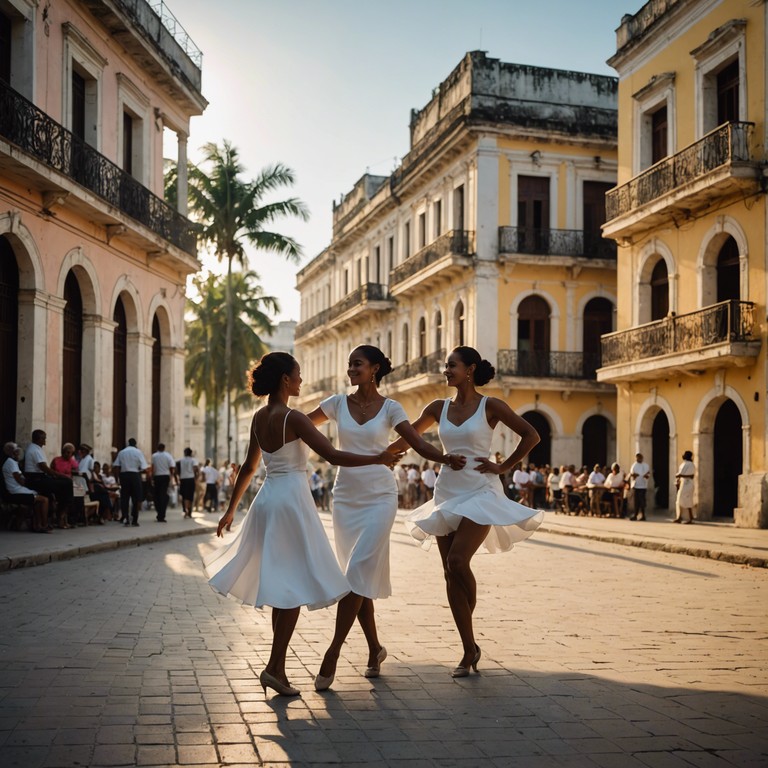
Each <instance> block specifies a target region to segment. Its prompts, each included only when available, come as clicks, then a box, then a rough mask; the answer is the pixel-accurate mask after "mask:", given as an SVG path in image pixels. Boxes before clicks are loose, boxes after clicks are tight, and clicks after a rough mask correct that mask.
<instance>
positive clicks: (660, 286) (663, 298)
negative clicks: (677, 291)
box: [651, 259, 669, 320]
mask: <svg viewBox="0 0 768 768" xmlns="http://www.w3.org/2000/svg"><path fill="white" fill-rule="evenodd" d="M668 314H669V274H668V273H667V262H666V261H664V259H659V260H658V261H657V262H656V266H655V267H654V268H653V272H652V273H651V320H661V319H662V318H664V317H666V316H667V315H668Z"/></svg>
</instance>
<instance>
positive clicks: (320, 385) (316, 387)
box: [301, 376, 336, 397]
mask: <svg viewBox="0 0 768 768" xmlns="http://www.w3.org/2000/svg"><path fill="white" fill-rule="evenodd" d="M335 388H336V377H335V376H326V377H325V378H322V379H318V380H317V381H311V382H309V384H305V385H304V386H302V388H301V394H302V395H317V393H318V392H322V393H323V397H325V395H326V393H327V394H332V393H333V392H335Z"/></svg>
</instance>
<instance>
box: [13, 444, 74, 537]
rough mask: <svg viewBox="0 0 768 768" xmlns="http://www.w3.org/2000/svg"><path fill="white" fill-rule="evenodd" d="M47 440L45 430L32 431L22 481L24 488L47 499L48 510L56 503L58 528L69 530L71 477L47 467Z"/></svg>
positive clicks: (26, 451)
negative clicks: (24, 484) (53, 500)
mask: <svg viewBox="0 0 768 768" xmlns="http://www.w3.org/2000/svg"><path fill="white" fill-rule="evenodd" d="M47 439H48V436H47V434H46V433H45V430H42V429H35V430H33V431H32V442H31V443H30V444H29V445H28V446H27V448H26V450H25V451H24V480H25V481H26V486H27V487H28V488H31V489H32V490H34V491H37V492H38V493H39V494H40V495H41V496H47V497H48V504H49V509H51V510H52V509H53V508H52V507H51V506H50V505H51V504H52V503H53V502H52V501H51V499H55V501H56V505H57V506H56V507H55V510H56V515H57V522H58V526H59V528H69V523H68V519H67V518H68V512H69V507H70V505H71V504H72V499H73V495H74V494H73V490H74V489H73V487H72V477H71V474H70V475H65V474H62V473H61V472H57V471H55V470H54V469H53V468H52V467H50V466H48V460H47V459H46V456H45V451H44V450H43V448H44V446H45V444H46V441H47Z"/></svg>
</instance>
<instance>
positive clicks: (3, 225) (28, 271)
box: [0, 212, 63, 290]
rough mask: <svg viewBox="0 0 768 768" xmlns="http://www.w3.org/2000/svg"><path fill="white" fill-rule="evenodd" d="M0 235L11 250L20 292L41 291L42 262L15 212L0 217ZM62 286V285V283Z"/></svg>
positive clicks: (33, 240)
mask: <svg viewBox="0 0 768 768" xmlns="http://www.w3.org/2000/svg"><path fill="white" fill-rule="evenodd" d="M0 235H5V237H6V238H7V240H8V242H9V243H10V244H11V248H13V253H14V256H15V257H16V264H17V266H18V268H19V289H20V290H43V289H44V288H45V286H44V273H43V261H42V258H41V257H40V250H39V249H38V247H37V243H36V242H35V238H34V237H33V236H32V233H31V232H30V231H29V229H27V227H26V226H25V225H24V224H23V223H22V221H21V215H20V214H19V213H16V212H11V213H4V214H2V215H0ZM62 285H63V283H62Z"/></svg>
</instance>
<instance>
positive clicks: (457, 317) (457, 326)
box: [453, 301, 465, 346]
mask: <svg viewBox="0 0 768 768" xmlns="http://www.w3.org/2000/svg"><path fill="white" fill-rule="evenodd" d="M453 322H454V331H455V338H456V344H457V346H463V345H464V344H465V341H464V339H465V332H464V331H465V328H464V325H465V323H464V302H463V301H460V302H459V303H458V304H457V305H456V309H455V310H454V312H453Z"/></svg>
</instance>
